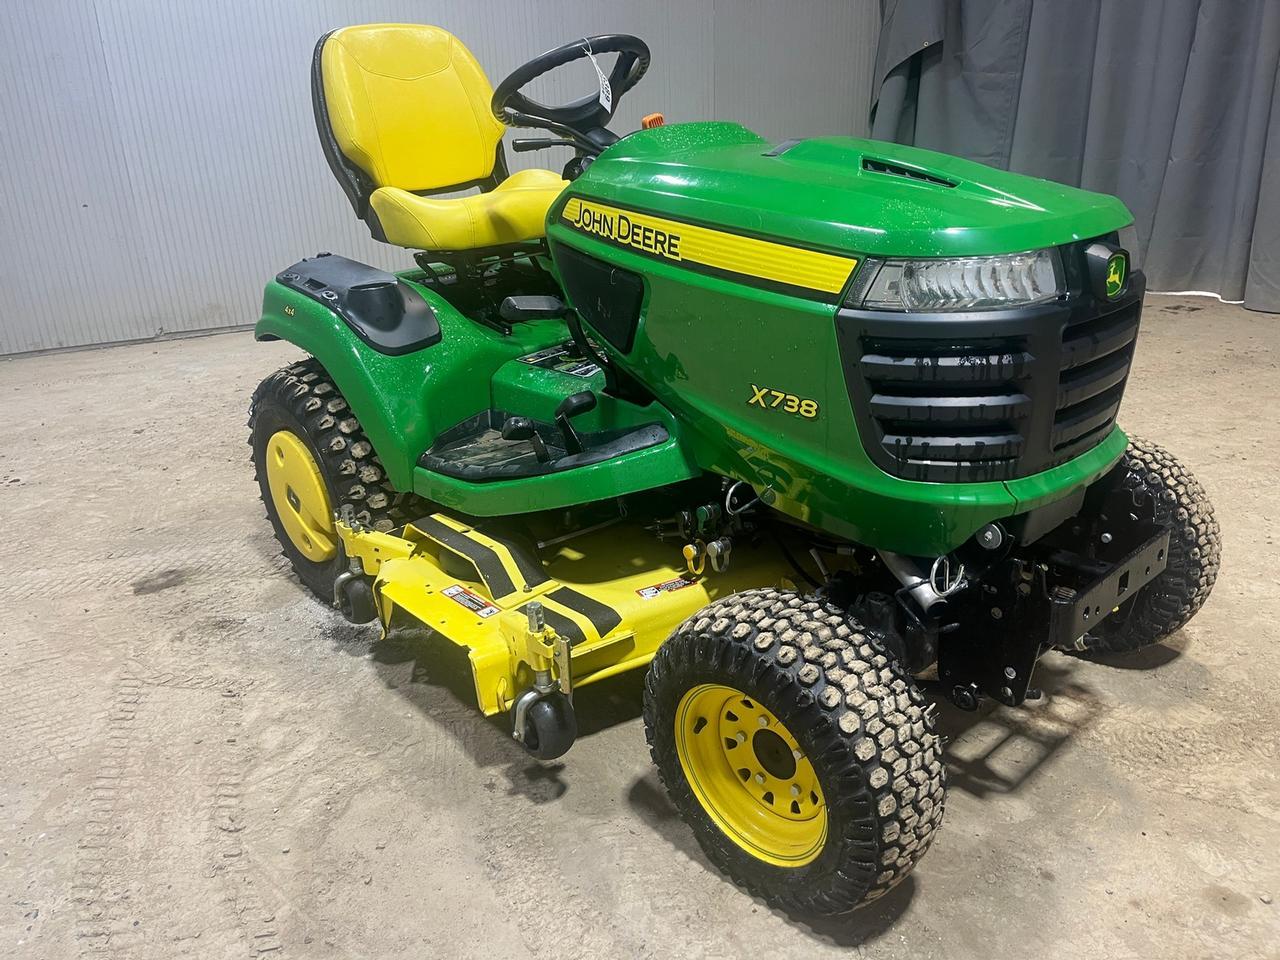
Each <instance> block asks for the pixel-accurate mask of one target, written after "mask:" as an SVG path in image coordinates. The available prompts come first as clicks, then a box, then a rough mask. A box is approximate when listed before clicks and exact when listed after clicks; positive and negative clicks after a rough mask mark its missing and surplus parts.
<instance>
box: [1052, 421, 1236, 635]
mask: <svg viewBox="0 0 1280 960" xmlns="http://www.w3.org/2000/svg"><path fill="white" fill-rule="evenodd" d="M1116 470H1117V471H1118V483H1117V485H1116V489H1115V490H1114V491H1113V492H1112V493H1111V494H1110V495H1109V496H1108V499H1107V503H1106V505H1105V507H1104V509H1105V510H1106V511H1107V513H1108V514H1111V513H1113V512H1114V513H1115V514H1117V515H1118V516H1123V515H1128V516H1133V517H1138V518H1140V519H1143V520H1152V521H1155V522H1156V523H1158V524H1161V525H1163V526H1167V527H1168V528H1169V531H1170V536H1169V558H1168V562H1167V565H1166V566H1165V569H1164V572H1163V573H1161V574H1160V575H1159V576H1158V577H1156V578H1155V579H1154V580H1152V581H1151V582H1150V583H1148V584H1147V585H1146V586H1144V587H1143V588H1142V589H1141V590H1139V591H1138V593H1137V594H1136V595H1135V596H1134V597H1133V599H1132V600H1130V601H1128V603H1127V604H1125V605H1122V606H1121V608H1120V609H1119V610H1118V611H1116V612H1115V613H1113V614H1112V615H1111V616H1109V617H1108V618H1107V619H1106V620H1104V621H1103V622H1102V623H1101V624H1099V625H1098V628H1097V629H1096V630H1095V631H1092V632H1090V633H1088V634H1086V635H1085V636H1084V637H1083V638H1082V639H1081V640H1080V641H1079V642H1078V643H1077V646H1076V647H1075V648H1072V649H1070V650H1069V651H1068V652H1071V653H1083V654H1086V655H1088V654H1093V653H1098V654H1123V653H1133V652H1135V651H1137V650H1140V649H1142V648H1143V647H1146V646H1150V645H1151V644H1154V643H1159V642H1160V641H1161V640H1163V639H1164V638H1165V637H1167V636H1169V635H1170V634H1171V633H1173V632H1174V631H1175V630H1178V629H1179V628H1181V627H1182V626H1184V625H1185V624H1186V623H1187V621H1188V620H1190V619H1191V618H1192V617H1193V616H1195V615H1196V613H1197V612H1198V611H1199V610H1200V608H1201V607H1202V606H1204V603H1205V601H1206V600H1208V599H1209V593H1210V591H1212V590H1213V584H1214V582H1215V581H1216V580H1217V578H1218V565H1219V563H1220V561H1221V557H1222V541H1221V536H1220V533H1219V529H1218V521H1217V519H1216V518H1215V517H1214V515H1213V504H1211V503H1210V502H1209V497H1208V495H1207V494H1206V493H1205V490H1204V487H1202V486H1201V485H1200V483H1199V481H1198V480H1196V478H1195V477H1194V476H1193V475H1192V473H1191V471H1190V470H1188V469H1187V468H1186V467H1185V466H1184V465H1183V464H1182V462H1181V461H1179V460H1178V458H1177V457H1175V456H1173V454H1171V453H1169V451H1167V450H1165V449H1164V447H1161V446H1159V445H1157V444H1154V443H1152V442H1150V441H1149V440H1142V439H1140V438H1138V437H1130V438H1129V446H1128V449H1127V450H1125V455H1124V459H1123V460H1121V462H1120V464H1119V465H1118V466H1117V467H1116Z"/></svg>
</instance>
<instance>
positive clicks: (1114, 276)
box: [1107, 253, 1128, 300]
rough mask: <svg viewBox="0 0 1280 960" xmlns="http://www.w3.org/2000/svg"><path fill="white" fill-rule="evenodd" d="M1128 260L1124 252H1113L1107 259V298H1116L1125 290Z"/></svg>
mask: <svg viewBox="0 0 1280 960" xmlns="http://www.w3.org/2000/svg"><path fill="white" fill-rule="evenodd" d="M1126 273H1128V261H1127V260H1126V259H1125V255H1124V254H1123V253H1113V254H1112V255H1111V259H1109V260H1108V261H1107V299H1108V300H1114V299H1115V298H1116V297H1118V296H1120V293H1121V291H1123V290H1124V281H1125V274H1126Z"/></svg>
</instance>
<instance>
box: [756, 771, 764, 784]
mask: <svg viewBox="0 0 1280 960" xmlns="http://www.w3.org/2000/svg"><path fill="white" fill-rule="evenodd" d="M756 783H764V774H763V773H757V774H756Z"/></svg>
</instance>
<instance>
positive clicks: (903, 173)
mask: <svg viewBox="0 0 1280 960" xmlns="http://www.w3.org/2000/svg"><path fill="white" fill-rule="evenodd" d="M862 169H863V170H868V171H870V172H871V173H884V174H888V175H889V176H891V177H907V178H908V179H910V180H920V181H922V182H924V183H932V184H936V185H937V186H939V187H954V186H955V183H954V182H953V181H951V180H944V179H942V177H935V176H933V175H931V174H928V173H923V172H921V171H919V170H912V169H911V168H910V167H903V166H900V165H899V164H896V163H890V162H889V161H888V160H877V159H875V158H874V157H863V158H862Z"/></svg>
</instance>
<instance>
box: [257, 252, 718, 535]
mask: <svg viewBox="0 0 1280 960" xmlns="http://www.w3.org/2000/svg"><path fill="white" fill-rule="evenodd" d="M411 276H412V275H408V276H402V277H401V279H403V280H406V282H409V283H412V279H411ZM413 286H414V287H415V289H417V291H418V292H419V293H421V294H422V296H423V297H424V298H425V299H426V300H427V301H428V302H429V303H430V304H431V306H432V307H433V308H434V309H435V311H436V315H437V318H438V320H439V322H440V330H441V340H440V342H439V343H436V344H433V345H432V346H429V347H424V348H423V349H421V350H417V351H415V352H413V353H408V354H404V355H402V356H388V355H386V354H383V353H379V352H378V351H376V350H374V349H373V348H372V347H370V346H368V345H367V344H365V343H364V342H363V341H362V340H361V339H360V338H359V337H357V336H356V335H355V333H354V332H352V330H351V329H350V328H349V327H348V326H347V324H346V323H345V322H344V321H343V320H342V318H341V317H339V316H338V315H337V314H335V313H333V312H332V311H331V310H329V309H328V308H327V307H325V306H323V305H321V304H320V303H318V302H316V301H315V300H312V299H311V298H310V297H307V296H306V295H304V294H302V293H299V292H297V291H294V290H291V289H289V288H288V287H285V286H283V285H282V284H279V283H277V282H275V281H272V282H271V283H269V284H267V288H266V292H265V294H264V296H263V305H262V318H261V319H260V320H259V321H258V323H257V326H256V327H255V329H254V334H255V336H256V337H257V338H258V339H259V340H287V341H288V342H290V343H293V344H296V345H297V346H298V347H301V348H302V349H303V350H305V351H307V353H309V354H311V355H312V356H313V357H315V358H316V359H317V360H319V361H320V363H321V364H323V365H324V368H325V370H326V371H328V373H329V375H330V376H331V377H332V378H333V380H334V383H335V384H337V386H338V389H339V390H341V391H342V394H343V396H344V397H346V399H347V403H348V404H349V405H350V407H351V410H352V412H354V413H355V415H356V417H357V418H358V419H359V420H360V423H361V425H362V426H363V427H364V431H365V433H366V434H367V435H368V437H369V440H370V442H371V443H372V444H373V447H374V450H375V452H376V453H377V454H378V457H379V458H380V459H381V460H382V464H383V466H384V467H385V468H386V471H387V476H388V477H389V478H390V480H391V482H392V484H393V485H394V486H395V487H396V489H397V490H403V491H413V492H415V493H418V494H419V495H421V496H423V497H426V498H428V499H430V500H434V501H436V502H437V503H441V504H444V505H447V506H450V507H453V508H454V509H457V510H460V511H463V512H465V513H470V514H473V515H477V516H495V515H500V514H510V513H526V512H531V511H536V510H547V509H552V508H557V507H564V506H569V505H571V504H577V503H587V502H590V501H594V500H604V499H608V498H610V497H616V496H621V495H623V494H627V493H635V492H638V491H640V490H647V489H652V488H654V487H661V486H666V485H667V484H671V483H676V482H678V481H681V480H686V479H688V478H690V477H693V476H696V475H697V473H698V468H697V466H696V465H695V464H694V461H693V459H692V457H690V456H688V455H687V454H686V452H685V450H684V446H683V444H682V433H681V429H680V425H679V424H678V423H677V422H676V420H675V418H673V417H672V416H671V414H670V413H668V412H667V411H666V410H665V409H664V408H662V407H661V406H659V405H657V404H651V405H649V406H648V407H641V406H637V405H636V404H632V403H627V402H625V401H621V400H616V399H614V398H612V397H607V396H604V395H602V394H600V390H601V388H602V387H603V385H604V384H603V377H602V376H601V375H599V374H597V375H596V376H595V377H593V378H591V379H582V378H578V377H573V376H570V375H568V374H564V373H560V372H558V371H555V370H546V369H542V368H540V367H533V366H530V365H529V364H526V363H522V362H520V361H519V359H518V358H519V357H521V356H524V355H526V354H529V353H532V352H534V351H537V350H541V349H543V348H545V347H549V346H553V345H555V344H559V343H562V342H563V341H564V340H566V339H567V338H568V331H567V329H566V328H565V325H564V323H563V322H562V321H560V320H537V321H532V322H528V323H521V324H516V325H515V327H514V328H513V330H512V333H511V335H510V336H503V335H501V334H499V333H498V332H496V331H494V330H490V329H489V328H488V327H484V326H481V325H480V324H477V323H475V322H473V321H471V320H469V319H467V318H466V317H465V316H463V315H462V314H460V313H459V312H458V311H457V310H455V309H454V308H453V307H452V306H450V305H449V304H448V303H447V302H446V301H444V300H442V299H441V298H440V297H439V296H437V295H436V294H434V293H432V292H431V291H430V290H427V289H425V288H424V287H422V286H421V285H419V284H413ZM587 388H591V389H594V390H596V392H597V395H598V396H599V397H600V402H599V404H598V406H597V407H596V409H595V410H593V411H591V412H590V413H587V414H584V415H583V416H582V417H580V418H578V419H575V421H574V422H575V424H578V425H579V426H580V428H581V429H585V430H607V429H616V428H620V427H629V426H640V425H642V424H647V423H654V422H658V423H661V424H662V425H663V426H665V427H666V428H667V432H668V433H669V434H670V436H671V439H670V440H668V441H667V442H666V443H663V444H660V445H659V446H656V447H650V448H648V449H645V450H639V451H636V452H635V453H631V454H627V455H625V456H623V457H618V458H615V459H614V460H609V461H606V462H604V463H599V464H594V465H591V466H585V467H579V468H577V469H574V470H569V471H565V472H563V473H558V474H552V475H548V476H542V477H531V478H528V479H521V480H507V481H497V482H489V483H470V482H467V481H464V480H457V479H454V478H451V477H444V476H441V475H439V474H436V473H432V472H431V471H428V470H425V469H422V468H421V467H418V466H417V460H418V457H419V456H420V455H421V454H422V452H423V451H424V450H426V449H427V447H429V446H430V445H431V442H432V441H433V440H434V439H435V438H436V436H438V435H439V434H440V433H441V432H442V431H444V430H446V429H448V428H449V427H451V426H453V425H454V424H457V423H459V422H460V421H462V420H465V419H466V418H468V417H471V416H474V415H475V414H477V413H479V412H481V411H483V410H487V409H490V408H499V409H505V410H508V411H510V412H519V413H521V414H523V415H526V416H531V417H534V418H536V419H539V420H551V419H552V413H553V411H554V410H555V408H556V406H557V405H558V404H559V402H560V400H561V399H563V398H564V397H565V396H568V395H569V394H570V393H575V392H577V391H579V390H583V389H587Z"/></svg>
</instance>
